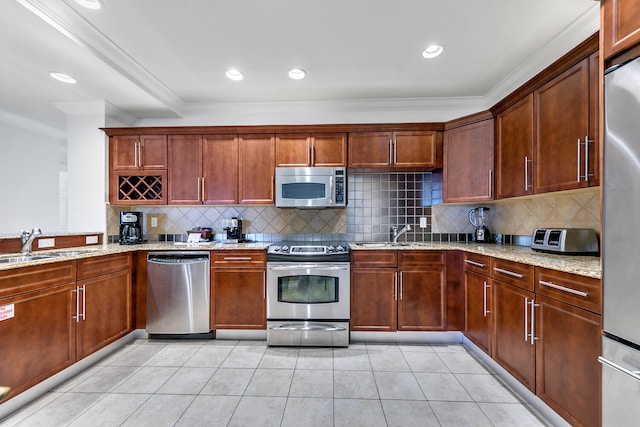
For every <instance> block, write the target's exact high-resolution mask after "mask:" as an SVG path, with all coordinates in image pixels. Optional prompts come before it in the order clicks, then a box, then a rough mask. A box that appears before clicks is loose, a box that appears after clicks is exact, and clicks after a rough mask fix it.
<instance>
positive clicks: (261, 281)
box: [211, 250, 267, 329]
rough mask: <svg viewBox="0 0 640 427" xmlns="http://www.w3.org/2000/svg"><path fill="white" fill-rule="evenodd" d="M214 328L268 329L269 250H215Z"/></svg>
mask: <svg viewBox="0 0 640 427" xmlns="http://www.w3.org/2000/svg"><path fill="white" fill-rule="evenodd" d="M211 265H212V267H211V329H265V328H266V327H267V308H266V252H265V251H250V250H242V251H230V250H223V251H213V252H212V264H211Z"/></svg>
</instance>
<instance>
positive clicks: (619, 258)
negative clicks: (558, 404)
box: [599, 58, 640, 426]
mask: <svg viewBox="0 0 640 427" xmlns="http://www.w3.org/2000/svg"><path fill="white" fill-rule="evenodd" d="M603 155H604V170H603V173H604V176H603V181H602V185H603V187H602V188H603V231H602V256H603V270H602V272H603V282H602V283H603V285H602V286H603V292H604V294H603V295H604V296H603V330H604V337H603V341H602V357H600V358H599V360H600V362H601V363H602V425H603V426H632V425H633V426H637V425H638V423H640V58H638V59H635V60H633V61H630V62H627V63H624V64H622V65H618V66H614V67H611V68H610V69H608V70H607V71H606V72H605V77H604V153H603Z"/></svg>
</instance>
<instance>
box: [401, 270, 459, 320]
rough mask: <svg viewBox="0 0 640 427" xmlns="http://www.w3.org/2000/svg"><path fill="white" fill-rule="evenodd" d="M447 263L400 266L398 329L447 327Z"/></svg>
mask: <svg viewBox="0 0 640 427" xmlns="http://www.w3.org/2000/svg"><path fill="white" fill-rule="evenodd" d="M445 272H446V271H445V267H444V266H438V265H434V266H430V267H409V268H401V269H400V285H399V286H400V289H399V291H398V330H402V331H441V330H445V329H446V324H447V319H446V317H447V316H446V313H447V310H446V306H447V302H446V295H447V283H446V280H445Z"/></svg>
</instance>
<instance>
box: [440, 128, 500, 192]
mask: <svg viewBox="0 0 640 427" xmlns="http://www.w3.org/2000/svg"><path fill="white" fill-rule="evenodd" d="M493 146H494V142H493V119H490V120H483V121H480V122H477V123H472V124H468V125H464V126H460V127H457V128H454V129H450V130H446V131H445V133H444V151H443V176H444V178H443V190H444V191H443V198H444V202H448V203H453V202H479V201H486V200H492V199H493V169H494V167H493V156H494V154H493Z"/></svg>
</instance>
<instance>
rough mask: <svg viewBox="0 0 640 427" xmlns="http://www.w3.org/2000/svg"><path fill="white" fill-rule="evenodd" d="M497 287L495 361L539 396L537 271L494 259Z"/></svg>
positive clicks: (494, 284)
mask: <svg viewBox="0 0 640 427" xmlns="http://www.w3.org/2000/svg"><path fill="white" fill-rule="evenodd" d="M491 278H492V281H491V286H492V287H493V294H492V298H493V305H492V310H493V311H492V317H493V331H492V332H493V337H492V338H493V342H492V357H493V359H494V360H495V361H496V362H498V363H499V364H500V365H502V367H503V368H505V369H506V370H507V371H509V373H510V374H511V375H513V376H514V377H515V378H516V379H517V380H518V381H520V382H521V383H522V384H523V385H524V386H526V387H527V388H528V389H529V390H531V391H533V392H535V384H536V383H535V381H536V364H535V361H536V359H535V357H536V347H535V340H534V339H532V338H531V333H532V332H535V331H534V329H535V327H534V325H533V320H532V316H531V305H532V304H535V294H534V285H533V280H534V268H533V266H531V265H527V264H521V263H517V262H513V261H506V260H501V259H496V258H491Z"/></svg>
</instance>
